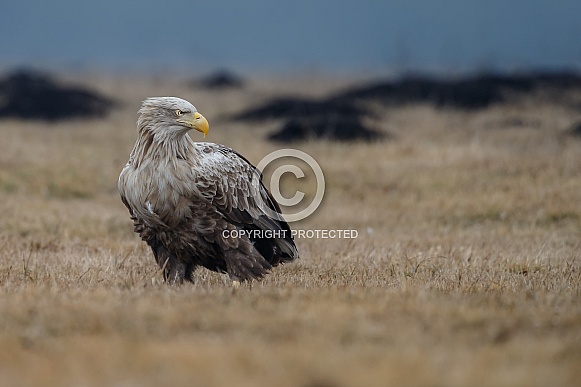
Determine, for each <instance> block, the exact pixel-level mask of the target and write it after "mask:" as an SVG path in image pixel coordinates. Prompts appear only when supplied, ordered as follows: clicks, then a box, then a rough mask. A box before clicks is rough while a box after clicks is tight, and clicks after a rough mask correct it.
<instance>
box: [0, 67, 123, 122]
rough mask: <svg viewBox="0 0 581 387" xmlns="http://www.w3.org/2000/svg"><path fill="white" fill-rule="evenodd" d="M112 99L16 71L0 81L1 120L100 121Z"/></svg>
mask: <svg viewBox="0 0 581 387" xmlns="http://www.w3.org/2000/svg"><path fill="white" fill-rule="evenodd" d="M115 105H116V102H114V101H113V100H112V99H110V98H107V97H105V96H102V95H100V94H98V93H96V92H93V91H91V90H89V89H86V88H83V87H80V86H65V85H60V84H58V83H57V82H56V81H54V80H53V79H52V78H51V77H50V76H48V75H46V74H42V73H38V72H35V71H31V70H17V71H15V72H13V73H11V74H9V75H7V76H5V77H4V78H2V79H0V118H20V119H40V120H49V121H55V120H64V119H71V118H79V117H84V118H92V117H103V116H105V115H107V114H108V113H109V111H110V110H111V109H112V108H113V107H114V106H115Z"/></svg>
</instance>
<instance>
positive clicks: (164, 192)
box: [119, 97, 299, 285]
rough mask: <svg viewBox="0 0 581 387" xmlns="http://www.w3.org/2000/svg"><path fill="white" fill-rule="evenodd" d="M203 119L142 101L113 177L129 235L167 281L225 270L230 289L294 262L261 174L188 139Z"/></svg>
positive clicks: (170, 104)
mask: <svg viewBox="0 0 581 387" xmlns="http://www.w3.org/2000/svg"><path fill="white" fill-rule="evenodd" d="M190 129H195V130H197V131H199V132H202V133H203V134H204V137H205V136H206V134H207V133H208V130H209V126H208V121H207V120H206V119H205V118H204V116H202V115H201V114H200V113H198V112H197V110H196V108H195V107H194V106H193V105H192V104H191V103H189V102H188V101H185V100H183V99H180V98H175V97H158V98H148V99H146V100H145V101H143V104H142V106H141V109H140V110H139V119H138V121H137V141H136V142H135V146H134V147H133V150H132V152H131V155H130V156H129V161H128V162H127V165H126V166H125V168H123V171H122V172H121V175H120V176H119V193H120V194H121V199H122V200H123V203H124V204H125V206H126V207H127V208H128V209H129V213H130V215H131V219H132V220H133V226H134V231H135V232H136V233H138V234H139V236H140V237H141V239H142V240H144V241H145V242H147V244H148V245H149V246H150V247H151V249H152V251H153V255H154V256H155V260H156V262H157V264H158V265H159V267H160V268H162V269H163V275H164V279H165V281H166V282H168V283H170V284H176V283H182V282H183V281H184V279H185V280H189V281H192V273H193V272H194V270H195V269H196V268H197V267H198V266H203V267H205V268H207V269H210V270H213V271H217V272H221V273H228V275H229V276H230V278H231V279H232V281H233V283H234V285H238V284H239V283H240V282H242V281H246V280H251V279H259V278H261V277H262V276H264V275H265V274H266V273H267V272H268V271H269V270H270V269H271V268H272V267H274V266H277V265H278V264H280V263H284V262H289V261H292V260H294V259H296V258H298V256H299V254H298V251H297V248H296V246H295V244H294V242H293V238H292V235H291V231H290V228H289V226H288V224H287V223H286V222H285V221H284V219H283V218H282V217H281V216H276V215H273V214H280V208H279V205H278V204H277V203H276V201H275V200H274V199H273V197H272V195H271V194H270V193H269V192H268V191H267V189H266V188H265V187H264V185H263V184H262V182H261V181H260V177H261V176H260V172H259V171H258V170H257V169H256V168H255V167H254V166H253V165H252V164H251V163H250V162H249V161H248V160H246V159H245V158H244V157H243V156H241V155H240V154H239V153H237V152H236V151H234V150H232V149H230V148H227V147H225V146H222V145H219V144H213V143H209V142H194V141H193V140H192V139H191V138H190V136H189V135H188V131H189V130H190Z"/></svg>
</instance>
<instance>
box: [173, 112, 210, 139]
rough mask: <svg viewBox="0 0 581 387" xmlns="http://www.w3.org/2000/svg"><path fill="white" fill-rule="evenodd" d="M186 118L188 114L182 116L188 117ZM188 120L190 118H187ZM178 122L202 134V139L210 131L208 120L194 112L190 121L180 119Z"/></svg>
mask: <svg viewBox="0 0 581 387" xmlns="http://www.w3.org/2000/svg"><path fill="white" fill-rule="evenodd" d="M190 114H191V113H190ZM188 116H189V114H188V115H186V116H184V117H188ZM188 118H190V117H188ZM178 122H181V123H183V124H186V125H187V126H189V127H190V128H192V129H195V130H197V131H198V132H202V133H204V137H206V135H207V134H208V132H209V131H210V125H209V124H208V120H207V119H206V117H204V116H203V115H201V114H200V113H198V112H195V113H194V114H192V115H191V118H190V119H181V120H178Z"/></svg>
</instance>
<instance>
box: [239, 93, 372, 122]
mask: <svg viewBox="0 0 581 387" xmlns="http://www.w3.org/2000/svg"><path fill="white" fill-rule="evenodd" d="M370 114H371V112H370V111H369V110H368V109H366V108H364V107H361V106H357V105H355V104H354V103H353V102H351V101H347V100H327V99H323V100H316V99H312V98H299V97H282V98H276V99H273V100H271V101H270V102H267V103H265V104H264V105H261V106H258V107H255V108H250V109H248V110H245V111H243V112H240V113H238V114H236V115H234V116H232V119H235V120H248V121H260V120H269V119H280V118H305V117H320V116H324V115H332V116H348V117H361V116H365V115H370Z"/></svg>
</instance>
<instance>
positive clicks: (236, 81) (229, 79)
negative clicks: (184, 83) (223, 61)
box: [192, 70, 246, 90]
mask: <svg viewBox="0 0 581 387" xmlns="http://www.w3.org/2000/svg"><path fill="white" fill-rule="evenodd" d="M245 83H246V82H245V81H244V80H243V79H242V77H241V76H239V75H236V74H234V73H233V72H230V71H228V70H218V71H216V72H214V73H211V74H209V75H207V76H205V77H203V78H201V79H199V80H196V81H193V82H192V86H193V87H203V88H205V89H218V90H221V89H241V88H242V87H244V85H245Z"/></svg>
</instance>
